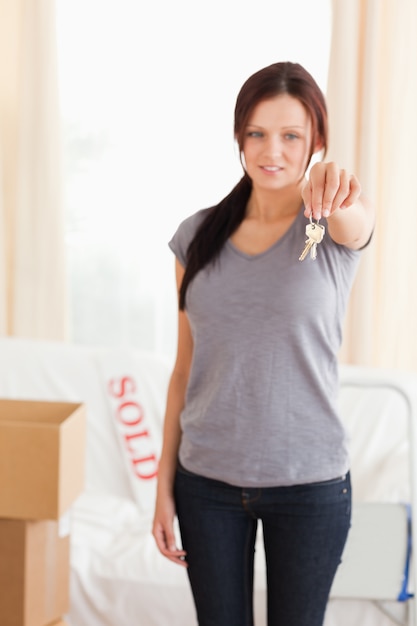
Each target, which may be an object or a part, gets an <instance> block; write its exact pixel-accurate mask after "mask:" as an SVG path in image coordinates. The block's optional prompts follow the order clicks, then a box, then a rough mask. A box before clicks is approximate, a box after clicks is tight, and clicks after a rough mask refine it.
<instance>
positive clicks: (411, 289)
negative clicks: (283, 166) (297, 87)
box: [327, 0, 417, 369]
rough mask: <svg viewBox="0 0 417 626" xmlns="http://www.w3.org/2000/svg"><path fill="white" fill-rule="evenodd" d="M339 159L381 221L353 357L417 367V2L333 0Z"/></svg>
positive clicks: (358, 298) (356, 300)
mask: <svg viewBox="0 0 417 626" xmlns="http://www.w3.org/2000/svg"><path fill="white" fill-rule="evenodd" d="M332 11H333V30H332V44H331V54H330V66H329V81H328V94H327V95H328V104H329V114H330V151H329V156H330V158H334V159H335V160H336V161H338V162H339V163H341V164H343V165H344V166H345V167H347V168H348V169H350V170H352V171H354V172H356V173H357V174H358V176H359V179H360V180H361V182H362V185H363V190H364V193H366V194H367V195H368V196H369V197H370V198H371V199H372V200H373V202H374V203H375V205H376V208H377V223H376V229H375V233H374V237H373V241H372V244H371V246H370V247H369V249H367V250H366V252H365V253H364V258H363V260H362V264H361V268H360V272H359V275H358V277H357V280H356V284H355V287H354V292H353V295H352V300H351V305H350V308H349V311H348V316H347V320H346V328H345V341H344V345H343V349H342V353H341V359H342V361H344V362H350V363H357V364H363V365H374V366H384V367H392V368H407V369H415V368H417V337H416V334H417V332H416V331H417V245H416V235H417V184H416V177H417V149H416V146H417V114H416V111H417V3H416V1H415V0H401V1H400V2H398V1H397V0H333V4H332Z"/></svg>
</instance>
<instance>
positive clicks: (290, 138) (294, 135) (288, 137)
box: [285, 133, 298, 141]
mask: <svg viewBox="0 0 417 626" xmlns="http://www.w3.org/2000/svg"><path fill="white" fill-rule="evenodd" d="M285 138H286V139H289V140H290V141H293V140H294V139H298V135H296V134H295V133H287V134H286V135H285Z"/></svg>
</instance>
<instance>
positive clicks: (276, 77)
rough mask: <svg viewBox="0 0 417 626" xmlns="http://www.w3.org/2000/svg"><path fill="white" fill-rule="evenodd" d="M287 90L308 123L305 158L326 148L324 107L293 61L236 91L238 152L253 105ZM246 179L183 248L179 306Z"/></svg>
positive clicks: (234, 213) (231, 221)
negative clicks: (184, 257)
mask: <svg viewBox="0 0 417 626" xmlns="http://www.w3.org/2000/svg"><path fill="white" fill-rule="evenodd" d="M280 94H288V95H290V96H292V97H293V98H296V99H297V100H299V101H300V102H301V104H302V105H303V106H304V107H305V109H306V111H307V112H308V114H309V116H310V118H311V123H312V130H313V132H312V141H311V146H310V153H309V158H308V163H309V161H310V159H311V157H312V155H313V153H314V148H315V146H316V145H317V142H321V145H322V149H323V153H324V154H325V153H326V150H327V142H328V126H327V108H326V102H325V99H324V96H323V93H322V91H321V90H320V88H319V86H318V85H317V83H316V81H315V80H314V78H313V77H312V76H311V74H309V72H307V70H305V69H304V68H303V67H302V66H301V65H299V64H298V63H290V62H282V63H274V64H272V65H269V66H268V67H265V68H263V69H261V70H259V71H257V72H255V74H252V76H250V77H249V78H248V79H247V80H246V82H245V83H244V84H243V85H242V88H241V90H240V92H239V94H238V97H237V100H236V106H235V120H234V135H235V139H236V141H237V143H238V146H239V151H240V153H242V152H243V146H244V138H245V129H246V127H247V124H248V121H249V119H250V117H251V115H252V112H253V110H254V109H255V107H256V106H257V105H258V104H259V103H260V102H262V101H264V100H269V99H271V98H274V97H275V96H278V95H280ZM251 190H252V181H251V179H250V178H249V176H248V175H247V174H246V172H245V173H244V175H243V177H242V178H241V179H240V181H239V182H238V183H237V185H236V186H235V187H234V188H233V189H232V191H231V192H230V193H229V194H228V195H227V196H226V197H225V198H223V200H221V201H220V202H219V204H217V205H216V206H214V207H211V208H210V209H209V210H208V211H207V215H206V216H205V218H204V220H203V222H202V223H201V224H200V226H199V228H198V229H197V231H196V233H195V235H194V238H193V239H192V241H191V243H190V245H189V247H188V250H187V265H186V269H185V273H184V278H183V281H182V284H181V287H180V293H179V307H180V309H181V310H183V309H184V308H185V299H186V292H187V288H188V286H189V284H190V282H191V280H192V279H193V278H194V276H195V275H196V274H197V272H199V271H200V270H201V269H203V267H205V266H206V265H208V264H209V263H211V262H212V261H214V260H215V259H216V258H217V257H218V256H219V254H220V251H221V249H222V247H223V246H224V244H225V243H226V241H227V240H228V239H229V237H230V236H231V235H232V234H233V232H234V231H235V230H236V229H237V228H238V226H239V225H240V224H241V222H242V220H243V219H244V217H245V212H246V204H247V202H248V199H249V196H250V193H251Z"/></svg>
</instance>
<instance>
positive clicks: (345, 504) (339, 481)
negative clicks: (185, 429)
mask: <svg viewBox="0 0 417 626" xmlns="http://www.w3.org/2000/svg"><path fill="white" fill-rule="evenodd" d="M175 500H176V506H177V514H178V520H179V524H180V532H181V539H182V543H183V547H184V549H185V550H186V551H187V561H188V570H187V571H188V576H189V580H190V584H191V590H192V593H193V597H194V602H195V606H196V611H197V617H198V624H199V626H253V624H254V621H253V578H254V546H255V538H256V528H257V523H258V520H262V525H263V534H264V547H265V557H266V568H267V589H268V593H267V603H268V607H267V608H268V626H322V624H323V620H324V614H325V610H326V604H327V601H328V596H329V592H330V588H331V585H332V582H333V578H334V575H335V573H336V569H337V567H338V564H339V563H340V558H341V555H342V551H343V548H344V545H345V542H346V538H347V534H348V530H349V527H350V514H351V487H350V476H349V474H348V475H346V476H342V477H340V478H335V479H334V480H330V481H326V482H321V483H313V484H305V485H295V486H291V487H270V488H261V489H254V488H241V487H234V486H231V485H228V484H226V483H223V482H220V481H217V480H211V479H208V478H204V477H202V476H197V475H196V474H192V473H191V472H188V471H187V470H185V469H184V468H182V467H179V468H178V470H177V474H176V479H175Z"/></svg>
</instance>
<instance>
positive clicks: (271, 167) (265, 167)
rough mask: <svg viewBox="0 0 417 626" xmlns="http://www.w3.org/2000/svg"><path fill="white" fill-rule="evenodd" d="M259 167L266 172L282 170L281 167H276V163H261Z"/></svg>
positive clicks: (274, 172)
mask: <svg viewBox="0 0 417 626" xmlns="http://www.w3.org/2000/svg"><path fill="white" fill-rule="evenodd" d="M261 169H262V170H263V171H264V172H268V173H270V174H276V173H277V172H280V171H281V170H282V167H278V165H261Z"/></svg>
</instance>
